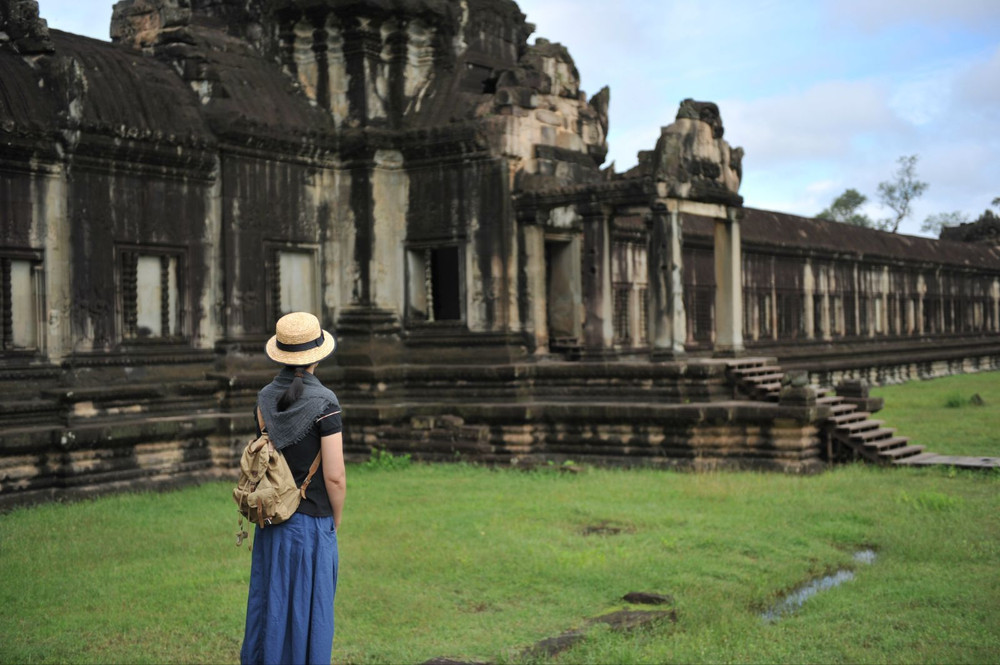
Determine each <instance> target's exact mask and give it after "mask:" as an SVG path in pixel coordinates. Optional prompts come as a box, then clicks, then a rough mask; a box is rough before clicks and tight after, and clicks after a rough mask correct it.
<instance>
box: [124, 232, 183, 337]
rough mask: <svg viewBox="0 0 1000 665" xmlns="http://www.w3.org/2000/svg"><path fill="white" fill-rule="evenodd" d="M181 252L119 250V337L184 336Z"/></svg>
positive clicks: (136, 249)
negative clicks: (120, 331) (120, 332)
mask: <svg viewBox="0 0 1000 665" xmlns="http://www.w3.org/2000/svg"><path fill="white" fill-rule="evenodd" d="M183 258H184V257H183V253H182V252H181V251H180V250H176V249H165V248H152V247H132V248H125V249H122V250H121V251H120V252H119V270H120V273H119V274H120V281H119V286H120V292H121V298H120V300H119V302H120V305H121V326H122V328H121V329H122V337H123V338H124V339H126V340H130V341H141V340H170V339H179V338H182V337H183V336H184V334H183V329H184V302H183V300H184V298H183V293H184V285H183V279H182V275H183V265H184V260H183Z"/></svg>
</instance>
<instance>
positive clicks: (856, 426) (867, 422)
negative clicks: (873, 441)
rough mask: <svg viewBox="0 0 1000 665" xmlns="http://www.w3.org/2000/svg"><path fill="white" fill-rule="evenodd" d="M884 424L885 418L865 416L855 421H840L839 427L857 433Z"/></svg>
mask: <svg viewBox="0 0 1000 665" xmlns="http://www.w3.org/2000/svg"><path fill="white" fill-rule="evenodd" d="M884 424H885V421H884V420H871V419H870V418H865V419H863V420H857V421H854V422H847V423H840V424H838V425H837V429H838V430H840V431H841V432H846V433H848V434H857V433H859V432H866V431H868V430H871V429H876V428H878V427H881V426H882V425H884Z"/></svg>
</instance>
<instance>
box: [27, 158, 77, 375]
mask: <svg viewBox="0 0 1000 665" xmlns="http://www.w3.org/2000/svg"><path fill="white" fill-rule="evenodd" d="M51 169H52V170H51V171H49V172H48V173H45V174H44V175H41V174H40V175H39V176H37V186H39V187H42V188H44V194H43V196H42V197H41V201H42V208H41V209H38V208H36V209H35V210H34V211H33V216H34V217H35V219H36V220H38V219H41V220H42V221H43V222H44V229H45V256H44V261H43V266H44V270H45V280H44V289H45V307H46V311H45V312H39V314H41V317H40V318H41V322H42V328H43V331H44V332H43V334H44V336H45V352H46V355H47V356H48V359H49V362H52V363H54V364H58V363H60V362H61V361H62V360H64V359H65V358H66V357H67V356H69V355H70V354H71V353H73V351H74V350H75V349H74V348H73V335H72V330H71V327H70V310H71V308H72V304H73V297H72V288H71V285H72V281H73V280H72V261H73V248H72V245H71V241H70V224H69V217H68V214H67V211H66V190H67V186H66V175H65V172H64V171H63V170H62V168H60V167H57V166H52V167H51ZM35 205H36V206H38V205H39V204H38V203H36V204H35ZM76 260H78V261H79V260H81V258H80V257H77V259H76Z"/></svg>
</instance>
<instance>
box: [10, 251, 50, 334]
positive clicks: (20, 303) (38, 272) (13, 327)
mask: <svg viewBox="0 0 1000 665" xmlns="http://www.w3.org/2000/svg"><path fill="white" fill-rule="evenodd" d="M42 280H43V273H42V260H41V252H35V251H32V250H24V251H11V252H2V251H0V351H2V352H3V353H18V352H29V353H30V352H37V351H39V350H41V348H42V346H43V344H42V334H43V331H44V325H43V320H42V313H43V312H44V311H45V307H44V303H43V294H44V289H43V288H42Z"/></svg>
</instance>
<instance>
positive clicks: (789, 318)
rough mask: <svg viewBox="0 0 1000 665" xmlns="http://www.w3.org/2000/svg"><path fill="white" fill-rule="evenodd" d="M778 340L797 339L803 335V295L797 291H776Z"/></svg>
mask: <svg viewBox="0 0 1000 665" xmlns="http://www.w3.org/2000/svg"><path fill="white" fill-rule="evenodd" d="M776 296H777V300H778V303H777V311H778V338H779V339H797V338H798V337H800V336H801V335H803V334H804V333H805V328H804V321H803V302H804V298H803V295H802V294H801V293H800V292H798V291H792V290H785V289H778V290H777V292H776Z"/></svg>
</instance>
